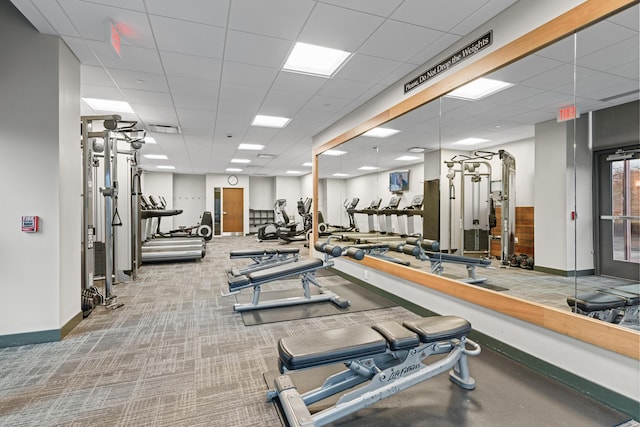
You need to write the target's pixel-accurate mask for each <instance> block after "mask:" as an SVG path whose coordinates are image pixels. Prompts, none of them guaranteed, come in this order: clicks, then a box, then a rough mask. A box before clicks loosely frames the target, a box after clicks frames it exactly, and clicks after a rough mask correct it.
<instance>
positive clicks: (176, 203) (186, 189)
mask: <svg viewBox="0 0 640 427" xmlns="http://www.w3.org/2000/svg"><path fill="white" fill-rule="evenodd" d="M206 181H207V180H206V177H205V176H204V175H183V174H174V175H173V209H181V210H182V213H181V214H180V215H178V216H176V217H175V218H174V220H173V223H174V224H175V225H176V228H178V227H180V226H185V227H192V226H194V225H196V224H199V223H200V219H201V217H202V213H203V212H204V211H205V210H206V208H207V201H206Z"/></svg>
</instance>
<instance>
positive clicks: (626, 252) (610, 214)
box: [595, 149, 640, 281]
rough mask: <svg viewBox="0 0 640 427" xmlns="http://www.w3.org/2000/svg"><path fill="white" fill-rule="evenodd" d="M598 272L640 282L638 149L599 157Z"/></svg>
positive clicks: (639, 174) (597, 186)
mask: <svg viewBox="0 0 640 427" xmlns="http://www.w3.org/2000/svg"><path fill="white" fill-rule="evenodd" d="M595 167H596V168H597V169H596V171H597V175H596V176H597V182H596V189H595V190H596V197H597V204H596V209H597V212H596V218H597V221H596V236H597V239H598V241H597V242H596V243H597V248H598V251H597V254H596V256H597V259H596V269H597V270H596V272H597V274H599V275H603V276H611V277H619V278H624V279H630V280H636V281H638V280H640V155H639V153H638V150H637V149H636V150H627V151H621V150H617V151H616V150H607V151H602V152H599V153H597V154H596V165H595Z"/></svg>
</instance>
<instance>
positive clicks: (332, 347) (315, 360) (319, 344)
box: [278, 326, 387, 370]
mask: <svg viewBox="0 0 640 427" xmlns="http://www.w3.org/2000/svg"><path fill="white" fill-rule="evenodd" d="M386 350H387V340H385V339H384V337H383V336H382V335H380V334H379V333H377V332H376V331H374V330H373V329H371V328H370V327H368V326H356V327H349V328H340V329H332V330H329V331H323V332H317V333H313V334H308V335H299V336H293V337H287V338H283V339H281V340H280V341H279V342H278V354H279V356H280V362H281V363H282V365H284V366H285V367H286V368H287V369H289V370H294V369H303V368H310V367H313V366H320V365H328V364H331V363H339V362H344V361H347V360H352V359H357V358H360V357H367V356H373V355H375V354H379V353H384V352H385V351H386Z"/></svg>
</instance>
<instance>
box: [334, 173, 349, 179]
mask: <svg viewBox="0 0 640 427" xmlns="http://www.w3.org/2000/svg"><path fill="white" fill-rule="evenodd" d="M333 176H337V177H340V178H344V177H347V176H349V174H348V173H341V172H336V173H334V174H333Z"/></svg>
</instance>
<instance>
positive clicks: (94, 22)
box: [58, 0, 155, 48]
mask: <svg viewBox="0 0 640 427" xmlns="http://www.w3.org/2000/svg"><path fill="white" fill-rule="evenodd" d="M58 2H59V3H60V5H61V6H62V8H63V9H64V11H65V13H66V15H67V16H68V17H69V19H71V20H72V21H73V23H74V26H75V28H76V29H77V30H78V31H79V32H80V34H81V35H82V37H83V38H86V39H90V40H97V41H106V40H108V36H107V26H108V24H109V23H110V22H112V23H113V24H114V25H115V26H116V28H117V29H118V33H119V34H120V40H121V43H122V44H123V45H125V44H131V45H134V46H139V47H148V48H153V47H154V46H155V44H154V42H153V37H152V35H151V27H150V26H149V21H148V18H147V15H145V14H144V13H141V12H136V11H133V10H127V9H120V8H117V7H110V6H104V5H99V4H95V3H88V2H84V1H80V0H58Z"/></svg>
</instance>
